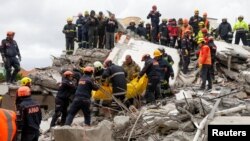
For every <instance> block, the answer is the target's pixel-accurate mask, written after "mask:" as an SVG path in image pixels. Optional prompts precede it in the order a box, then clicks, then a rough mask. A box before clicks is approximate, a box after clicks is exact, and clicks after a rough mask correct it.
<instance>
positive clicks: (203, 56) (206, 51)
mask: <svg viewBox="0 0 250 141" xmlns="http://www.w3.org/2000/svg"><path fill="white" fill-rule="evenodd" d="M199 64H207V65H211V64H212V60H211V51H210V47H209V46H208V45H203V46H202V47H201V49H200V54H199Z"/></svg>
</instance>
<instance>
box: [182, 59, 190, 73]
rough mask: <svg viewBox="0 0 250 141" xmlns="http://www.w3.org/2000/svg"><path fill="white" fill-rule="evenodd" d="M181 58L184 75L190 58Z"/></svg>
mask: <svg viewBox="0 0 250 141" xmlns="http://www.w3.org/2000/svg"><path fill="white" fill-rule="evenodd" d="M182 58H183V64H182V65H183V73H184V74H186V73H187V72H188V66H189V64H190V57H189V56H182Z"/></svg>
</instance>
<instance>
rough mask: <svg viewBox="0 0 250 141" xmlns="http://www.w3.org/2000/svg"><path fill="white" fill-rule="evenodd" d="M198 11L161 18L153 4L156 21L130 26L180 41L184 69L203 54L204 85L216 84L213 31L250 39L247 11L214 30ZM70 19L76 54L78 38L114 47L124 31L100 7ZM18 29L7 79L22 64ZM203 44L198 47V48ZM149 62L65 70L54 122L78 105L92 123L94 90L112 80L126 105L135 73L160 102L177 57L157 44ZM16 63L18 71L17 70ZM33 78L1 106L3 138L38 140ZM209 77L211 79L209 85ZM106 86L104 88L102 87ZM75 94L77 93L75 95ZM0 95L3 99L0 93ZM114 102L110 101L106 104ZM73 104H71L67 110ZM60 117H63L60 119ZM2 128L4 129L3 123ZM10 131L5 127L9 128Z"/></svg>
mask: <svg viewBox="0 0 250 141" xmlns="http://www.w3.org/2000/svg"><path fill="white" fill-rule="evenodd" d="M194 13H195V15H194V16H192V17H191V18H190V19H189V20H188V19H181V18H180V19H179V20H178V22H177V21H176V20H175V19H174V18H173V19H169V20H167V19H162V23H161V24H160V17H161V14H160V12H159V11H157V7H156V6H153V7H152V10H151V11H150V12H149V14H148V16H147V18H148V19H151V24H150V23H147V24H146V27H144V22H143V21H141V22H140V23H139V25H138V26H137V27H136V25H135V22H134V21H131V23H130V25H129V26H128V27H127V29H128V30H130V31H133V32H135V33H137V34H138V35H139V36H141V37H144V38H145V39H147V40H148V41H151V42H153V43H158V44H161V45H164V46H170V47H175V48H177V49H178V50H179V51H180V56H181V64H182V72H183V73H184V74H187V73H188V71H189V69H188V68H189V67H188V66H189V63H190V57H191V55H192V53H194V52H195V53H196V55H197V56H198V65H197V66H198V67H199V69H200V75H201V79H202V84H201V86H200V90H205V89H207V90H211V89H212V83H213V81H212V80H213V79H214V71H213V64H214V63H215V58H216V57H215V53H216V45H215V44H214V42H213V40H214V33H215V32H216V33H217V36H218V38H221V39H222V40H225V41H226V42H228V43H231V42H232V37H233V32H236V33H235V44H239V41H240V39H241V40H242V42H243V44H244V45H249V42H250V40H249V36H250V34H249V25H247V23H246V22H244V21H243V19H244V18H243V16H239V17H238V21H237V23H236V24H235V25H234V26H233V28H231V25H230V24H229V23H228V22H227V19H226V18H224V19H222V23H221V24H220V25H219V27H218V28H217V29H216V30H210V24H209V21H208V19H207V13H204V14H203V17H200V16H199V11H198V10H195V12H194ZM67 22H68V23H67V24H66V25H65V26H64V28H63V33H64V34H65V37H66V50H67V51H68V52H67V53H69V54H71V53H72V52H73V50H74V42H75V41H76V42H78V45H79V48H90V49H92V48H97V47H98V48H104V47H105V48H106V49H112V48H113V47H114V42H115V39H116V38H119V36H120V35H122V33H121V32H120V31H118V33H117V35H118V37H115V33H116V32H117V29H118V22H117V20H116V19H115V15H114V14H111V15H110V17H109V18H106V17H104V15H103V13H102V12H99V15H98V16H97V17H96V15H95V11H94V10H92V11H91V12H90V14H89V13H88V11H86V12H85V13H84V16H83V15H82V14H79V15H78V19H77V21H76V24H73V19H72V18H68V19H67ZM14 35H15V33H14V32H8V33H7V38H6V39H4V40H3V41H2V44H1V48H0V49H1V55H2V58H3V61H4V65H5V69H6V81H7V82H8V83H13V82H15V81H16V80H15V78H16V74H17V73H18V72H19V70H20V61H21V55H20V52H19V49H18V46H17V43H16V41H15V40H13V38H14ZM197 50H198V51H197ZM141 61H144V62H145V64H144V67H143V68H140V67H139V66H138V64H136V62H135V61H133V56H132V54H131V55H129V54H128V55H127V56H126V57H125V60H124V63H123V64H122V66H118V65H116V64H114V63H113V62H112V60H109V59H107V60H105V61H104V62H103V63H101V62H99V61H96V62H94V63H93V66H94V67H91V66H85V67H84V68H83V69H82V70H77V69H73V70H63V71H62V72H61V74H62V82H61V83H60V86H59V90H58V92H57V95H56V98H55V113H54V115H53V117H52V121H51V124H50V126H51V127H54V126H55V125H71V123H72V122H73V119H74V117H75V115H76V114H77V112H78V111H79V110H82V112H83V114H84V120H85V121H84V123H85V126H90V125H91V109H90V106H91V104H93V103H95V104H96V105H99V106H102V104H103V102H101V101H92V100H91V92H92V90H98V89H102V87H101V86H102V85H111V87H112V94H113V96H114V98H115V99H117V100H119V101H120V102H121V103H123V104H124V105H125V106H126V107H129V106H131V105H133V104H134V101H133V98H131V99H127V98H126V96H125V94H126V91H127V83H128V82H130V81H131V80H133V79H137V80H140V78H141V77H142V76H143V75H144V74H146V76H147V78H148V84H147V87H146V92H145V95H144V100H143V101H144V102H145V104H148V103H155V102H156V100H158V99H162V98H165V97H167V96H168V95H170V94H171V89H170V86H169V79H170V78H171V79H173V78H174V75H175V74H174V71H173V68H172V65H173V64H174V61H173V59H172V57H171V56H170V55H168V54H167V52H165V49H164V47H161V48H158V49H157V50H155V51H154V52H153V56H152V57H151V56H150V55H149V54H145V55H143V56H142V59H141ZM12 67H13V68H14V71H13V72H12ZM31 81H32V80H31V79H30V78H28V77H25V78H23V79H22V80H21V86H20V88H19V89H18V90H17V95H16V97H17V98H16V110H17V112H16V113H14V112H11V111H8V110H5V109H0V121H1V123H4V124H1V126H0V128H1V132H2V133H1V134H2V135H1V136H0V140H1V141H10V140H14V139H16V140H21V141H37V140H38V137H39V126H40V123H41V119H42V114H41V106H40V105H39V104H38V103H36V102H35V101H34V100H32V98H31V93H32V92H31ZM206 81H208V85H207V88H206ZM102 91H104V92H105V90H102ZM72 96H73V99H72ZM0 100H1V99H0ZM107 105H109V104H107ZM98 108H99V107H96V106H95V108H93V110H94V109H95V110H94V112H95V114H96V115H98V114H99V110H98ZM68 109H69V110H68ZM59 117H60V119H61V120H60V121H59V120H58V119H59ZM2 128H3V129H2ZM6 129H8V131H6V132H5V130H6Z"/></svg>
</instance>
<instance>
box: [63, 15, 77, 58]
mask: <svg viewBox="0 0 250 141" xmlns="http://www.w3.org/2000/svg"><path fill="white" fill-rule="evenodd" d="M72 22H73V18H71V17H69V18H68V19H67V24H66V25H65V26H64V28H63V31H62V32H63V33H64V34H65V37H66V53H67V54H69V55H70V54H73V52H74V49H75V48H74V40H75V38H76V25H75V24H73V23H72Z"/></svg>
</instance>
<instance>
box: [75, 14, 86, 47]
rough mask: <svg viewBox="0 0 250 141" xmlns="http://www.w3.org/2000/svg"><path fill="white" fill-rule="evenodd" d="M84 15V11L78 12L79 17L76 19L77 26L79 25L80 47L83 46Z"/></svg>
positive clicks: (78, 38) (78, 40)
mask: <svg viewBox="0 0 250 141" xmlns="http://www.w3.org/2000/svg"><path fill="white" fill-rule="evenodd" d="M84 24H85V23H84V17H83V15H82V13H79V14H78V19H77V20H76V26H77V42H78V47H79V48H82V47H83V45H82V35H83V32H82V30H83V25H84Z"/></svg>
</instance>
